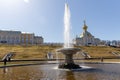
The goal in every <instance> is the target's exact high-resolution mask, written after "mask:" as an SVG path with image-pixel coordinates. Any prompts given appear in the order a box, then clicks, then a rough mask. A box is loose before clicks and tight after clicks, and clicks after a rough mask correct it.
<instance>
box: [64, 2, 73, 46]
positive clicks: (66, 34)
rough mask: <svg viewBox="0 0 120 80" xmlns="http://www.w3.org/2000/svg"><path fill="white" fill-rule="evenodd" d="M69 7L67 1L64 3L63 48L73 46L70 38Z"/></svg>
mask: <svg viewBox="0 0 120 80" xmlns="http://www.w3.org/2000/svg"><path fill="white" fill-rule="evenodd" d="M70 17H71V15H70V9H69V6H68V4H67V3H65V13H64V48H71V47H73V45H72V41H71V38H70V29H71V24H70Z"/></svg>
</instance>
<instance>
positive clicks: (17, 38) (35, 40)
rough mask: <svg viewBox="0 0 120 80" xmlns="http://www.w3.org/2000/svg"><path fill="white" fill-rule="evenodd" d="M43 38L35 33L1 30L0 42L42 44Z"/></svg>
mask: <svg viewBox="0 0 120 80" xmlns="http://www.w3.org/2000/svg"><path fill="white" fill-rule="evenodd" d="M43 42H44V41H43V38H42V37H41V36H35V35H34V33H22V32H21V31H3V30H0V44H42V43H43Z"/></svg>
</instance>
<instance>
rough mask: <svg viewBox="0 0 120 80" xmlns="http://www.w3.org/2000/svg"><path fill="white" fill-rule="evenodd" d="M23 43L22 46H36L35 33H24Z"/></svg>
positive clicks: (22, 35)
mask: <svg viewBox="0 0 120 80" xmlns="http://www.w3.org/2000/svg"><path fill="white" fill-rule="evenodd" d="M21 43H22V44H34V34H33V33H22V34H21Z"/></svg>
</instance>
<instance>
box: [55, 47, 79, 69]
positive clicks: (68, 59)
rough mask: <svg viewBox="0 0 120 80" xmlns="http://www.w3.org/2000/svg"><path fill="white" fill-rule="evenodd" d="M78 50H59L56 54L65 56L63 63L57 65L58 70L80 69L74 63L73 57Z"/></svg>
mask: <svg viewBox="0 0 120 80" xmlns="http://www.w3.org/2000/svg"><path fill="white" fill-rule="evenodd" d="M80 50H81V49H80V48H61V49H58V50H57V52H61V53H63V54H64V55H65V62H64V63H62V64H59V66H58V68H62V69H78V68H81V67H80V66H79V65H77V64H75V63H74V60H73V55H74V54H76V53H77V52H78V51H80Z"/></svg>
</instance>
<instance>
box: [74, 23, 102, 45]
mask: <svg viewBox="0 0 120 80" xmlns="http://www.w3.org/2000/svg"><path fill="white" fill-rule="evenodd" d="M87 28H88V26H87V25H86V23H85V21H84V26H83V32H82V34H80V36H76V38H75V39H74V43H75V44H76V45H84V46H85V45H98V44H100V39H99V38H95V37H94V36H93V35H92V34H91V33H90V32H88V31H87Z"/></svg>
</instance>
